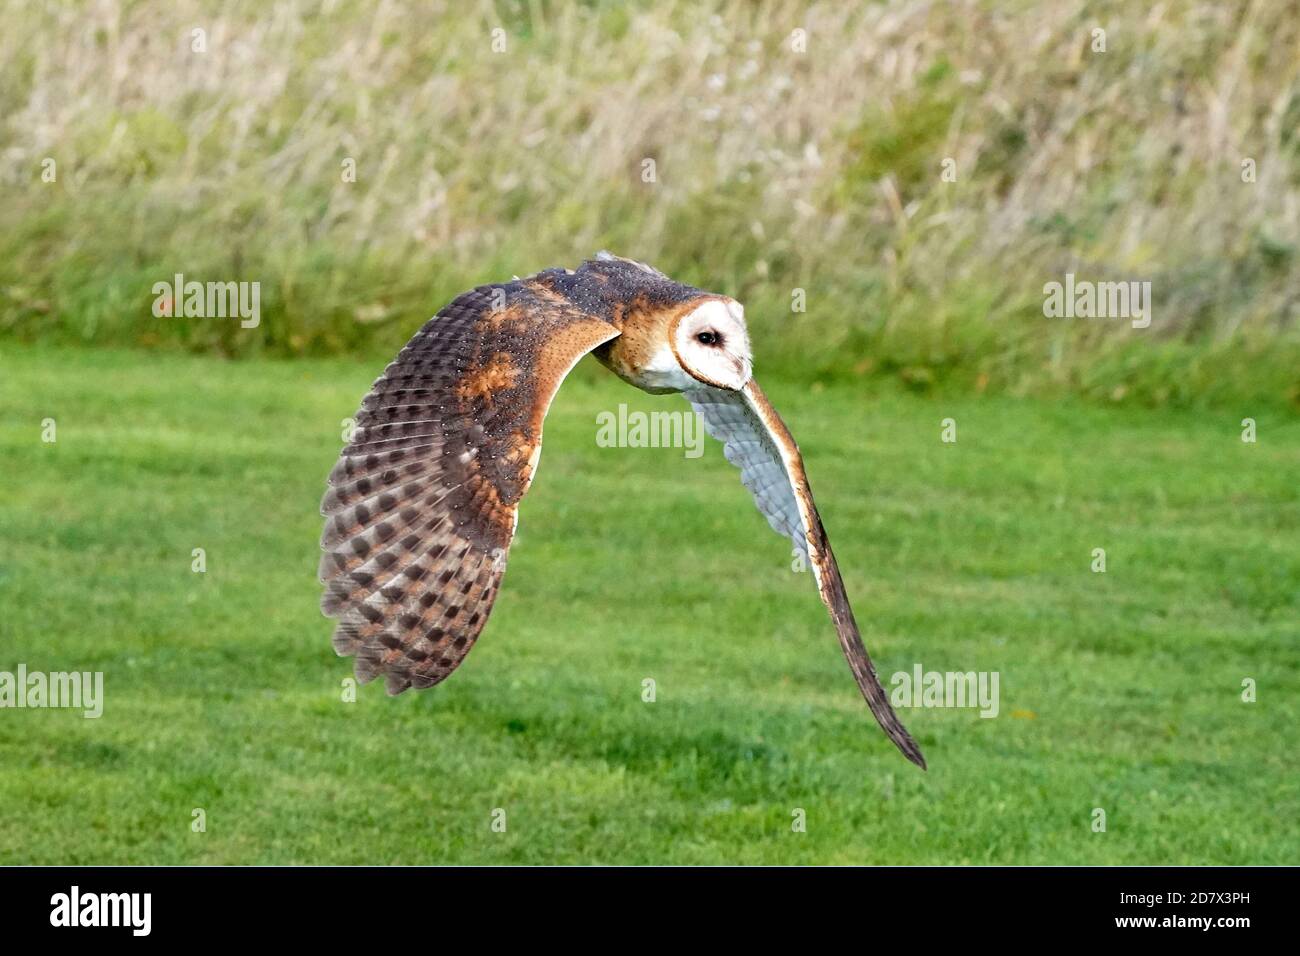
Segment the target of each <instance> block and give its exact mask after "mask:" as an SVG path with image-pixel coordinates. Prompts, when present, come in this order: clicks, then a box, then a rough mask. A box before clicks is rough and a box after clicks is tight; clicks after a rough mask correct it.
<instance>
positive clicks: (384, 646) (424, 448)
mask: <svg viewBox="0 0 1300 956" xmlns="http://www.w3.org/2000/svg"><path fill="white" fill-rule="evenodd" d="M616 335H618V330H617V329H616V328H615V327H614V326H612V325H610V324H609V323H607V322H604V321H602V320H600V319H597V318H593V317H592V316H591V315H589V314H588V313H585V312H581V311H579V310H576V309H574V308H573V307H572V306H570V305H569V304H568V303H566V302H563V301H561V300H560V299H559V298H558V297H557V296H555V295H554V294H553V293H551V292H550V291H549V290H548V289H547V288H546V286H545V284H544V283H541V282H538V281H537V280H535V279H534V280H529V279H526V280H516V281H515V282H511V283H507V284H504V285H496V286H483V287H480V288H478V289H475V290H473V291H472V292H467V293H465V294H464V295H462V296H460V297H459V298H457V299H456V300H455V301H453V302H452V303H451V304H450V305H448V306H447V307H446V308H444V309H443V310H442V311H441V312H439V313H438V314H437V315H436V316H434V318H432V319H430V320H429V321H428V322H427V323H426V324H425V325H424V327H423V328H422V329H420V331H419V332H418V333H416V335H415V337H414V338H412V339H411V341H410V342H409V343H408V344H407V345H406V347H405V348H403V349H402V351H401V352H400V353H399V354H398V356H397V358H396V360H395V361H393V363H392V364H390V365H389V366H388V368H387V369H386V370H385V371H384V374H383V375H382V376H381V377H380V378H379V379H378V380H376V381H375V383H374V385H373V386H372V388H371V390H370V393H369V394H368V395H366V397H365V399H364V400H363V401H362V403H361V409H360V411H359V412H358V413H357V416H356V419H355V421H356V429H355V431H354V432H353V434H352V437H351V440H350V441H349V442H348V444H347V446H346V447H345V448H344V449H343V451H342V453H341V455H340V457H339V461H338V464H337V465H335V466H334V470H333V471H332V472H331V473H330V476H329V488H328V490H327V491H326V493H325V497H324V499H323V501H322V502H321V513H322V514H323V515H325V516H326V518H327V520H326V522H325V530H324V532H323V533H322V535H321V547H322V549H323V550H324V551H325V554H324V556H323V557H322V559H321V564H320V579H321V582H322V583H323V584H324V585H325V594H324V596H323V598H322V600H321V609H322V610H323V611H324V612H325V614H326V615H327V616H329V617H334V618H337V619H338V624H337V626H336V628H335V631H334V649H335V650H336V651H337V652H338V653H339V654H340V655H349V654H355V655H356V674H357V677H358V678H359V679H360V680H361V681H362V682H363V683H364V682H366V681H369V680H372V679H374V678H375V677H378V676H380V675H383V677H384V678H385V683H386V685H387V688H388V692H389V693H390V694H397V693H401V692H402V691H404V690H406V689H407V688H408V687H416V688H424V687H431V686H433V685H434V684H437V683H438V682H439V681H441V680H443V679H444V678H445V677H447V675H448V674H450V673H451V672H452V671H453V670H455V668H456V666H457V665H458V664H459V663H460V662H461V660H463V659H464V657H465V655H466V654H468V653H469V650H470V648H471V647H473V645H474V642H475V640H476V639H477V638H478V636H479V633H480V632H481V631H482V630H483V626H484V624H486V623H487V618H488V614H489V613H490V612H491V610H492V604H493V601H494V600H495V598H496V594H497V589H498V587H499V586H500V582H501V577H502V575H503V574H504V572H505V564H506V553H507V551H508V549H509V547H510V542H511V539H512V538H513V536H514V530H515V524H516V519H517V509H518V505H519V501H520V499H521V498H522V497H523V495H524V492H525V491H527V490H528V485H529V483H530V482H531V481H532V478H533V475H534V473H535V472H536V469H537V461H538V456H539V455H540V452H541V441H542V421H543V419H544V417H545V415H546V410H547V408H548V407H549V406H550V404H551V400H552V399H553V398H554V396H555V392H556V390H557V389H558V388H559V386H560V382H561V381H563V379H564V376H565V375H566V374H568V372H569V370H570V369H571V368H572V367H573V366H574V365H575V364H576V363H577V361H578V360H579V359H580V358H581V357H582V356H583V355H585V354H586V353H587V352H589V351H591V350H592V349H593V348H595V347H596V346H598V345H600V344H601V343H603V342H607V341H609V340H610V339H612V338H614V337H615V336H616Z"/></svg>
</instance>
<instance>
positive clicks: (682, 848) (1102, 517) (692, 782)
mask: <svg viewBox="0 0 1300 956" xmlns="http://www.w3.org/2000/svg"><path fill="white" fill-rule="evenodd" d="M587 364H590V363H587ZM760 368H761V363H760ZM379 371H380V368H379V367H377V366H362V365H357V364H348V363H344V362H340V361H296V362H269V361H249V362H242V363H227V362H222V361H219V360H214V359H206V358H190V357H178V356H165V355H145V354H133V353H127V352H99V351H95V352H92V351H76V350H66V351H64V350H60V351H54V350H47V349H34V348H20V347H14V346H7V345H6V346H0V456H2V457H0V460H2V461H3V463H4V475H5V480H4V486H3V492H2V493H0V609H2V611H3V613H0V670H6V671H14V670H15V669H16V668H17V665H18V664H19V663H20V662H21V663H25V664H26V665H27V667H28V669H29V670H40V671H59V670H97V671H102V672H103V673H104V675H105V676H104V681H105V698H106V701H105V708H104V714H103V716H102V717H101V718H100V719H98V720H88V719H84V718H83V717H82V716H81V715H80V713H77V712H72V711H68V710H35V709H27V710H17V709H11V710H0V767H2V768H3V769H0V863H32V862H34V863H326V862H332V863H930V864H938V863H1091V864H1109V863H1134V864H1143V863H1149V864H1154V863H1238V864H1242V863H1274V864H1277V863H1297V862H1300V852H1298V850H1300V774H1298V773H1297V763H1298V761H1297V754H1298V752H1300V747H1298V746H1297V738H1298V737H1300V733H1298V732H1297V728H1298V727H1300V704H1298V703H1297V692H1298V691H1300V646H1298V645H1300V543H1298V542H1300V536H1298V532H1300V481H1298V480H1297V479H1298V478H1300V423H1298V422H1297V421H1296V420H1295V419H1294V418H1291V419H1287V418H1284V417H1282V416H1280V415H1278V414H1276V413H1263V412H1255V411H1253V410H1252V409H1249V408H1227V409H1223V410H1222V411H1219V412H1205V411H1200V412H1195V413H1190V412H1178V411H1173V410H1161V411H1146V410H1142V409H1135V408H1124V409H1110V408H1102V407H1099V406H1096V405H1080V404H1070V403H1043V402H1029V401H1017V400H1012V399H989V398H985V399H980V398H965V399H960V400H945V399H937V398H921V397H916V396H912V395H908V394H902V393H898V392H894V391H890V390H882V388H881V387H879V386H872V385H864V386H862V387H861V388H853V387H849V386H832V387H828V388H825V389H823V390H820V391H816V390H814V391H809V390H808V389H807V388H805V387H803V386H794V385H787V384H785V383H783V382H781V381H770V382H767V383H765V384H766V388H767V390H768V393H769V395H770V396H771V398H772V400H773V402H774V403H775V404H776V406H777V407H778V408H779V409H781V411H782V412H783V414H784V416H785V417H786V420H787V421H788V423H789V424H790V427H791V430H792V431H793V432H794V434H795V436H796V437H797V438H798V439H799V441H800V444H801V446H802V448H803V451H804V456H805V459H806V461H807V465H808V469H809V473H810V476H811V479H812V482H813V486H814V488H815V489H816V491H817V493H818V502H819V505H820V507H821V511H822V515H823V517H824V519H825V521H826V525H827V528H828V529H829V532H830V535H831V539H832V541H833V542H834V544H835V546H836V551H837V553H838V556H839V559H840V564H841V567H842V570H843V572H844V577H845V579H846V581H847V584H848V588H849V592H850V595H851V596H852V597H853V598H854V602H855V606H856V610H857V616H858V619H859V622H860V624H861V626H862V630H863V634H864V637H865V639H866V642H867V646H868V647H869V649H870V650H871V651H872V652H873V655H874V657H875V660H876V663H877V667H878V669H879V671H880V672H881V675H882V678H883V679H884V680H885V681H886V682H887V683H888V680H889V675H891V674H893V673H894V672H895V671H900V670H908V671H910V670H911V669H912V667H913V665H914V664H916V663H917V662H919V663H921V664H922V665H923V666H924V667H925V668H926V669H928V670H941V671H969V670H974V671H996V672H997V673H998V674H999V675H1000V682H1001V684H1000V686H1001V701H1000V713H999V715H998V716H997V717H996V718H995V719H981V718H980V717H979V716H978V715H977V713H976V712H975V711H973V710H958V709H920V708H916V709H909V710H905V711H903V712H902V716H903V719H904V722H905V723H906V724H907V725H908V727H909V728H910V729H911V731H912V732H913V734H914V735H915V736H916V738H917V740H918V741H919V743H920V744H921V746H922V747H923V749H924V750H925V753H926V756H927V758H928V759H929V763H930V770H929V772H928V773H922V772H921V771H919V770H918V769H916V768H915V767H913V766H911V765H910V764H908V763H907V762H906V761H905V760H904V759H903V758H902V757H901V756H900V755H899V754H898V753H897V752H896V751H895V750H894V748H893V746H891V745H890V743H889V742H888V741H887V740H886V739H885V737H884V736H883V734H882V733H881V732H880V731H879V729H878V728H877V727H876V725H875V723H874V721H873V720H872V718H871V716H870V714H869V712H868V711H867V709H866V706H865V705H864V703H863V701H862V700H861V698H860V697H859V695H858V691H857V689H856V687H855V686H854V683H853V680H852V678H851V676H850V674H849V671H848V668H847V666H846V664H845V662H844V661H843V659H842V657H841V655H840V651H839V648H838V646H837V644H836V640H835V635H834V632H833V629H832V627H831V625H830V623H829V621H828V619H827V617H826V614H825V612H824V610H823V609H822V607H821V605H820V603H819V601H818V599H817V596H816V592H815V588H814V587H813V583H812V581H811V580H810V578H809V576H808V575H807V574H796V573H793V572H792V571H791V568H790V554H789V546H788V544H785V543H783V542H782V541H781V539H779V538H778V537H777V536H775V535H774V534H772V533H771V532H770V531H769V530H768V528H767V525H766V522H765V521H764V519H763V518H762V517H761V516H760V515H759V514H758V512H757V511H756V510H755V509H754V508H753V506H752V505H751V503H750V501H749V498H748V495H747V493H746V492H745V491H744V489H743V488H742V487H741V485H740V483H739V481H738V479H737V476H736V474H735V472H734V471H733V469H732V468H731V467H730V466H728V465H727V463H726V462H725V461H724V460H723V459H722V456H721V454H720V449H719V448H718V447H717V446H716V444H714V443H712V442H709V443H708V445H707V446H706V450H705V454H704V456H703V457H702V458H699V459H695V460H688V459H686V458H685V457H684V456H683V453H682V451H681V450H680V449H678V450H674V449H612V448H599V447H597V446H596V443H595V432H596V423H595V416H596V413H597V412H598V411H600V410H605V409H610V410H612V409H615V408H617V405H618V403H619V402H628V403H629V404H630V405H632V406H633V407H634V408H640V409H658V408H662V409H679V408H683V407H685V405H684V403H683V402H682V400H681V399H680V398H679V397H676V396H667V397H661V398H655V397H651V396H646V395H643V394H641V393H639V392H636V391H635V390H633V389H630V388H628V387H627V386H625V385H623V384H622V383H619V382H617V381H616V380H614V379H613V378H612V377H610V376H608V375H605V374H604V373H603V372H602V371H600V370H599V369H588V368H583V369H581V370H580V371H579V372H578V373H575V375H574V377H573V380H572V381H570V382H569V383H568V384H567V385H566V387H565V388H564V389H563V390H562V391H561V393H560V396H559V398H558V399H557V402H556V404H555V407H554V408H553V409H552V410H551V414H550V417H549V419H548V421H547V433H546V434H547V438H546V447H545V453H544V455H543V457H542V467H541V470H540V475H539V478H538V480H537V482H536V484H535V485H534V487H533V490H532V491H531V493H530V494H529V497H528V500H527V501H526V502H525V503H524V507H523V508H522V510H521V518H520V531H519V537H518V539H517V542H516V546H515V548H514V550H513V552H512V555H511V562H510V568H509V571H508V573H507V575H506V581H505V587H504V589H503V591H502V596H501V599H500V601H499V602H498V605H497V608H496V610H495V613H494V614H493V617H492V620H491V622H490V623H489V625H488V628H487V630H486V631H485V633H484V636H483V639H482V640H481V641H480V642H479V645H478V647H477V649H476V650H475V651H474V652H473V653H472V654H471V655H470V656H469V658H468V659H467V661H466V663H465V664H464V666H463V667H462V668H461V669H460V670H459V671H458V672H457V673H455V674H454V675H453V676H452V677H451V679H450V680H449V681H447V682H446V683H445V684H443V685H441V686H439V687H438V688H436V689H434V690H432V691H429V692H424V693H407V694H405V695H403V696H401V697H399V698H388V697H387V696H386V695H385V694H384V692H383V688H382V684H381V683H380V684H372V685H369V686H367V687H364V688H361V689H360V690H359V692H358V696H357V700H356V701H355V702H354V703H346V702H344V701H343V700H342V686H343V681H344V680H345V678H348V677H349V676H350V675H351V666H350V661H345V660H342V659H339V658H337V657H335V655H334V653H333V651H332V650H331V648H330V642H329V635H330V631H331V625H330V622H328V621H326V620H325V619H324V618H323V617H321V615H320V612H319V610H318V597H319V586H318V585H317V582H316V566H317V562H318V558H319V551H318V548H317V538H318V536H319V532H320V521H321V519H320V518H319V515H318V511H317V509H318V504H319V500H320V497H321V493H322V491H323V486H324V479H325V475H326V473H327V472H328V470H329V469H330V467H331V465H332V464H333V462H334V460H335V456H336V454H337V451H338V449H339V447H340V445H341V441H340V430H341V420H342V419H344V418H346V417H348V416H350V415H351V414H352V413H353V411H354V410H355V408H356V405H357V403H358V400H359V399H360V396H361V395H362V394H363V392H364V391H365V389H366V387H367V386H368V385H369V383H370V381H371V380H372V378H374V376H375V375H377V374H378V372H379ZM1248 415H1257V416H1258V429H1259V432H1258V434H1259V440H1258V442H1257V443H1255V444H1246V443H1243V442H1242V441H1241V437H1240V436H1241V427H1240V421H1241V419H1242V418H1243V417H1245V416H1248ZM946 417H951V418H954V419H955V420H956V421H957V427H958V441H957V442H956V444H944V443H942V442H941V441H940V421H941V419H943V418H946ZM45 418H53V419H55V420H56V422H57V442H56V443H53V444H49V443H44V442H42V440H41V422H42V420H43V419H45ZM194 548H203V549H205V551H206V556H207V571H206V573H201V574H200V573H194V572H192V571H191V561H192V558H191V552H192V549H194ZM1094 548H1104V549H1105V550H1106V559H1107V571H1106V573H1104V574H1099V573H1093V572H1092V571H1091V570H1090V565H1091V563H1092V551H1093V549H1094ZM647 678H653V679H654V681H655V682H656V685H657V696H656V700H655V701H654V702H653V703H646V702H643V700H642V682H643V681H644V680H645V679H647ZM1244 678H1253V679H1254V680H1255V681H1256V682H1257V686H1258V700H1257V702H1255V703H1245V702H1243V701H1242V700H1241V693H1242V681H1243V679H1244ZM195 808H202V809H203V810H204V811H205V814H206V832H201V833H196V832H193V831H192V829H191V822H192V811H193V810H195ZM496 808H503V809H504V810H505V812H506V817H505V819H506V822H507V828H506V831H505V832H504V833H502V832H494V830H493V829H492V827H491V824H492V820H493V811H494V810H495V809H496ZM796 808H801V809H803V810H804V811H805V813H806V819H807V827H806V832H805V833H798V832H793V831H792V826H791V823H792V813H793V811H794V810H795V809H796ZM1094 808H1102V809H1104V810H1105V812H1106V815H1107V817H1106V824H1107V826H1106V832H1104V833H1095V832H1093V830H1092V820H1093V810H1094Z"/></svg>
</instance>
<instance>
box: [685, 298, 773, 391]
mask: <svg viewBox="0 0 1300 956" xmlns="http://www.w3.org/2000/svg"><path fill="white" fill-rule="evenodd" d="M669 336H670V341H671V344H672V349H673V354H674V355H675V356H676V358H677V362H678V364H680V365H681V367H682V369H683V370H685V371H686V373H687V374H688V375H690V376H691V378H693V379H695V380H696V381H699V382H702V383H703V384H705V385H711V386H713V387H714V388H725V389H731V390H739V389H742V388H744V387H745V384H746V383H747V382H748V381H749V377H750V375H751V374H752V373H753V369H754V358H753V355H752V353H751V352H750V350H749V332H748V330H747V329H746V328H745V309H744V307H743V306H742V305H741V304H740V303H739V302H737V301H736V300H735V299H728V298H726V297H723V296H714V297H710V298H707V299H705V300H704V301H703V302H701V303H700V304H699V305H697V306H695V307H694V308H692V309H690V310H688V311H685V312H683V313H682V314H681V315H680V316H678V317H677V319H676V321H674V323H673V325H672V328H671V329H670V330H669Z"/></svg>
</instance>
